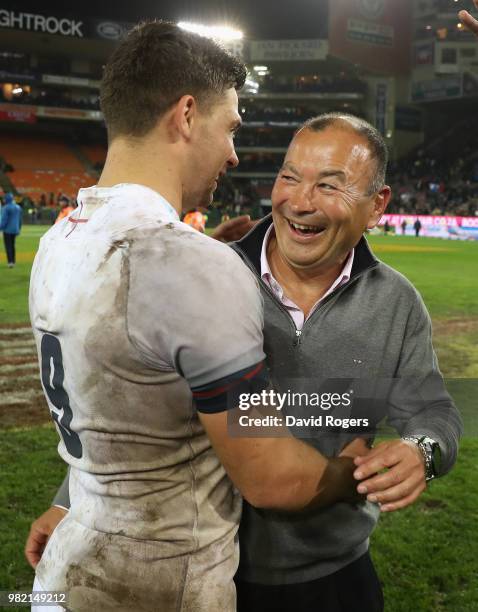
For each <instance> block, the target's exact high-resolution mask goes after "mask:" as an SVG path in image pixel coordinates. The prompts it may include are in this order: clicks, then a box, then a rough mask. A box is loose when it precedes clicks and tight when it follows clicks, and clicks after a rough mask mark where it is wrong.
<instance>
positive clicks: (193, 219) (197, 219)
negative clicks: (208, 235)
mask: <svg viewBox="0 0 478 612" xmlns="http://www.w3.org/2000/svg"><path fill="white" fill-rule="evenodd" d="M206 221H207V217H206V215H204V214H203V213H202V212H201V211H200V210H199V209H197V208H193V210H190V211H189V212H187V213H186V214H185V215H184V219H183V223H186V225H190V226H191V227H193V228H194V229H195V230H197V231H198V232H201V233H202V234H204V232H205V231H206Z"/></svg>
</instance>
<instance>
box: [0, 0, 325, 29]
mask: <svg viewBox="0 0 478 612" xmlns="http://www.w3.org/2000/svg"><path fill="white" fill-rule="evenodd" d="M0 8H2V9H10V10H15V11H17V12H20V11H30V12H34V13H45V12H50V13H52V14H53V15H55V14H57V15H65V16H66V15H70V16H74V17H76V18H81V17H83V18H84V17H91V18H93V17H99V18H106V19H111V20H119V21H131V22H137V21H141V20H142V19H148V18H162V19H170V20H172V21H196V22H201V23H207V24H215V23H228V24H230V25H232V26H236V27H238V28H239V29H241V30H243V31H244V33H245V35H246V36H247V37H250V38H265V39H267V38H269V39H287V38H302V39H304V38H326V35H327V34H326V33H327V14H328V0H295V2H293V4H291V3H290V2H280V1H278V0H240V1H239V2H237V1H235V0H136V1H135V2H130V1H129V0H96V1H91V0H84V1H83V2H76V4H74V3H65V2H60V1H55V0H49V1H48V0H46V1H44V2H34V1H32V0H25V1H22V0H0Z"/></svg>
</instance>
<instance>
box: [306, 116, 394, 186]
mask: <svg viewBox="0 0 478 612" xmlns="http://www.w3.org/2000/svg"><path fill="white" fill-rule="evenodd" d="M332 126H334V127H342V128H345V129H351V130H353V131H354V132H356V133H357V134H360V135H361V136H363V138H364V139H365V140H366V141H367V144H368V148H369V151H370V153H371V155H372V158H373V159H374V160H375V172H374V173H373V175H372V180H371V182H370V185H369V190H368V194H367V195H372V194H373V193H376V192H377V191H380V189H382V187H383V186H384V184H385V174H386V172H387V163H388V149H387V145H386V143H385V140H384V139H383V136H382V134H380V132H379V131H378V130H377V129H376V128H375V127H373V125H371V124H370V123H368V121H365V119H361V118H360V117H356V116H355V115H350V114H349V113H323V114H322V115H318V116H317V117H312V118H311V119H308V120H307V121H306V122H305V123H304V124H303V125H302V127H301V128H300V129H299V130H298V131H301V130H303V129H307V130H312V131H313V132H320V131H322V130H325V129H326V128H328V127H332Z"/></svg>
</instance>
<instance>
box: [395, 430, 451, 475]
mask: <svg viewBox="0 0 478 612" xmlns="http://www.w3.org/2000/svg"><path fill="white" fill-rule="evenodd" d="M402 440H408V441H410V442H414V443H415V444H416V445H417V446H418V448H419V449H420V451H421V453H422V455H423V458H424V459H425V480H426V481H427V482H428V481H429V480H433V478H436V476H437V475H438V474H439V472H440V465H441V450H440V445H439V444H438V442H436V441H435V440H433V438H429V437H428V436H405V437H404V438H402Z"/></svg>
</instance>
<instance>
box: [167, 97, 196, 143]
mask: <svg viewBox="0 0 478 612" xmlns="http://www.w3.org/2000/svg"><path fill="white" fill-rule="evenodd" d="M171 110H172V113H171V117H170V118H171V123H172V127H173V129H174V130H175V132H176V134H177V135H179V136H180V137H181V138H183V139H184V140H190V139H191V134H192V130H193V128H194V125H195V121H196V117H197V102H196V100H195V98H194V97H193V96H190V95H186V96H182V97H181V98H180V99H179V100H178V101H177V102H176V104H175V105H174V107H173V108H172V109H171Z"/></svg>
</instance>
